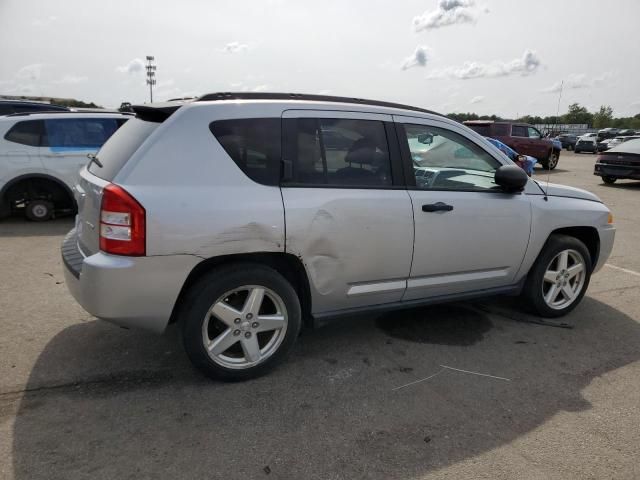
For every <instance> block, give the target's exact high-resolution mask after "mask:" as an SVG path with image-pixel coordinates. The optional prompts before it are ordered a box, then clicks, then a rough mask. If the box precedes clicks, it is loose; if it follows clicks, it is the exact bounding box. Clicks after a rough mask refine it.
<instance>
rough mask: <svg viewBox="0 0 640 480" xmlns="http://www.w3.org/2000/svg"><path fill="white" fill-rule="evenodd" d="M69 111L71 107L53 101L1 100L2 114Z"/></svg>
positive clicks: (0, 111)
mask: <svg viewBox="0 0 640 480" xmlns="http://www.w3.org/2000/svg"><path fill="white" fill-rule="evenodd" d="M69 111H71V109H70V108H69V107H65V106H63V105H55V104H53V103H44V102H29V101H26V100H0V115H11V114H12V113H35V112H69Z"/></svg>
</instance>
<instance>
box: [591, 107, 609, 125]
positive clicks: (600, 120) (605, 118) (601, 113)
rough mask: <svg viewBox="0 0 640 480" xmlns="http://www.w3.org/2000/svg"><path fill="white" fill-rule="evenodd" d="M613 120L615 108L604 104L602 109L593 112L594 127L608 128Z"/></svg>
mask: <svg viewBox="0 0 640 480" xmlns="http://www.w3.org/2000/svg"><path fill="white" fill-rule="evenodd" d="M612 121H613V108H611V107H610V106H609V105H602V106H601V107H600V110H598V111H597V112H596V113H594V114H593V128H606V127H608V126H610V125H611V123H612Z"/></svg>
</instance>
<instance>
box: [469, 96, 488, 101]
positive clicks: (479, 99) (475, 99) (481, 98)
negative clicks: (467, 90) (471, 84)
mask: <svg viewBox="0 0 640 480" xmlns="http://www.w3.org/2000/svg"><path fill="white" fill-rule="evenodd" d="M481 102H484V97H483V96H482V95H477V96H475V97H473V98H472V99H471V100H469V103H481Z"/></svg>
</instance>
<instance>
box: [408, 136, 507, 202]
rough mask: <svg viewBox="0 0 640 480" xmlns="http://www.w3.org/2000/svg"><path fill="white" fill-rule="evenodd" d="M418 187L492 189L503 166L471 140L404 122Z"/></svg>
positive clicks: (494, 187)
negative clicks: (496, 172)
mask: <svg viewBox="0 0 640 480" xmlns="http://www.w3.org/2000/svg"><path fill="white" fill-rule="evenodd" d="M404 132H405V134H406V141H407V143H408V145H409V152H410V154H411V161H412V163H413V171H414V174H415V177H416V186H417V187H418V188H420V189H424V190H492V189H496V188H497V186H496V184H495V182H494V174H495V171H496V169H497V168H498V167H499V166H500V165H501V164H500V162H498V161H497V160H496V159H495V158H493V157H492V156H491V155H489V154H488V153H487V152H485V151H484V150H483V149H482V148H480V147H479V146H478V145H476V144H475V143H473V142H472V141H471V140H469V139H467V138H465V137H463V136H462V135H459V134H457V133H455V132H452V131H449V130H446V129H443V128H437V127H431V126H428V125H411V124H405V125H404Z"/></svg>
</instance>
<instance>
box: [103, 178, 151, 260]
mask: <svg viewBox="0 0 640 480" xmlns="http://www.w3.org/2000/svg"><path fill="white" fill-rule="evenodd" d="M145 234H146V226H145V211H144V208H142V205H140V204H139V203H138V202H137V201H136V199H135V198H133V197H132V196H131V195H129V193H127V192H126V191H125V190H124V189H122V188H120V187H119V186H117V185H114V184H112V183H110V184H109V185H107V186H106V187H105V188H104V190H103V191H102V205H101V206H100V250H102V251H103V252H105V253H112V254H114V255H129V256H142V255H144V254H145V250H146V248H145V245H146V241H145Z"/></svg>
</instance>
